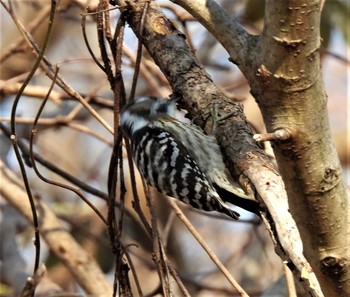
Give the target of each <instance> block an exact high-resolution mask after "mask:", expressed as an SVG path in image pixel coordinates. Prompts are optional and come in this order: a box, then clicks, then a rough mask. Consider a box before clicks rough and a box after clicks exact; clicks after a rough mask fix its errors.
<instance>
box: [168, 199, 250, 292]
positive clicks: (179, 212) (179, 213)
mask: <svg viewBox="0 0 350 297" xmlns="http://www.w3.org/2000/svg"><path fill="white" fill-rule="evenodd" d="M169 202H170V205H171V207H172V208H173V209H174V210H175V212H176V215H177V216H178V217H179V219H180V220H181V221H182V222H183V223H184V225H185V226H186V227H187V229H188V230H189V231H190V232H191V234H192V235H193V236H194V238H196V240H197V241H198V243H199V244H200V245H201V246H202V247H203V249H204V250H205V251H206V253H207V254H208V256H209V257H210V258H211V259H212V261H213V262H214V263H215V265H216V266H217V267H218V268H219V270H220V271H221V272H222V274H223V275H224V276H225V277H226V279H227V280H228V281H229V283H230V284H231V285H232V286H233V287H234V288H235V289H236V290H237V291H238V292H239V294H240V295H241V296H242V297H249V295H248V294H247V292H246V291H244V289H243V288H242V287H241V286H240V285H239V284H238V282H237V281H236V280H235V279H234V278H233V276H232V275H231V274H230V272H229V271H228V270H227V268H226V267H225V266H224V265H223V264H222V262H221V261H220V260H219V258H218V257H217V256H216V255H215V254H214V252H213V251H212V250H211V249H210V248H209V246H208V245H207V243H206V242H205V241H204V239H203V238H202V236H201V235H200V234H199V233H198V232H197V230H196V229H195V228H194V227H193V225H192V224H191V222H190V221H189V220H188V219H187V218H186V216H185V215H184V213H183V212H182V210H181V209H180V208H179V207H178V205H177V204H176V202H175V200H174V199H169Z"/></svg>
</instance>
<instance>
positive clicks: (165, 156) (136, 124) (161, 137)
mask: <svg viewBox="0 0 350 297" xmlns="http://www.w3.org/2000/svg"><path fill="white" fill-rule="evenodd" d="M174 110H175V104H174V102H172V101H171V100H164V99H155V98H148V97H146V98H145V97H142V98H139V99H137V100H135V101H134V102H132V103H129V104H128V105H127V106H126V107H125V108H124V109H123V111H122V113H121V120H120V123H121V128H122V130H123V133H124V135H125V137H127V138H128V139H129V140H130V142H131V146H132V153H133V159H134V161H135V163H136V165H137V167H138V169H139V171H140V173H141V175H142V177H143V178H144V179H145V180H146V182H147V183H148V184H150V185H151V186H153V187H155V188H156V189H157V190H158V191H159V192H161V193H164V194H166V195H169V196H171V197H175V198H178V199H180V200H181V201H182V202H184V203H187V204H190V205H192V206H193V207H195V208H198V209H202V210H205V211H219V212H222V213H225V214H226V215H228V216H230V217H232V218H234V219H238V217H239V214H238V213H237V212H235V211H233V210H231V209H230V208H229V207H228V206H227V205H226V204H225V203H224V201H223V200H222V197H220V195H223V196H225V197H228V196H230V197H229V198H228V199H226V201H229V202H231V203H234V204H236V205H238V206H240V207H243V208H245V209H248V210H250V211H252V210H251V209H253V212H256V211H255V208H256V202H255V201H252V200H249V198H248V197H247V196H246V195H245V194H244V192H243V190H242V189H240V188H237V187H236V186H234V185H233V183H232V180H231V178H230V175H229V174H228V172H227V169H226V167H225V165H224V163H223V159H222V155H221V151H220V148H219V146H218V144H217V143H216V140H215V138H214V137H212V136H209V135H205V134H204V133H203V132H202V131H201V130H200V129H199V128H197V127H195V126H193V125H189V124H187V123H183V122H181V121H178V120H177V119H175V118H174V117H173V116H172V115H173V114H174ZM219 193H220V195H219Z"/></svg>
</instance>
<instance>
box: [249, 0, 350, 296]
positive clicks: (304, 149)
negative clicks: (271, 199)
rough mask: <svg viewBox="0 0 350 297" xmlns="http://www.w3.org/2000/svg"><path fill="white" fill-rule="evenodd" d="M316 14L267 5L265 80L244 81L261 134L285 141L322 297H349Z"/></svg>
mask: <svg viewBox="0 0 350 297" xmlns="http://www.w3.org/2000/svg"><path fill="white" fill-rule="evenodd" d="M320 15H321V2H320V1H267V3H266V12H265V27H264V32H263V34H262V36H261V41H260V46H259V47H258V48H259V52H258V59H257V61H259V62H258V65H259V66H258V65H257V66H258V68H256V70H257V71H255V73H259V69H260V70H263V72H264V75H263V76H261V75H260V76H259V75H255V78H254V76H253V75H252V73H251V74H250V75H249V80H250V83H251V86H252V93H253V94H254V96H255V98H256V100H257V102H258V104H259V106H260V108H261V111H262V114H263V117H264V121H265V123H266V127H267V131H269V132H272V131H276V130H279V129H284V130H286V131H288V133H289V135H290V138H289V139H288V140H286V141H275V142H274V143H273V148H274V152H275V156H276V160H277V163H278V167H279V171H280V173H281V175H282V177H283V180H284V183H285V186H286V190H287V193H288V196H289V205H290V210H291V213H292V215H293V217H294V219H295V220H296V222H297V225H298V228H299V231H300V233H301V237H302V239H303V245H304V253H305V256H306V257H307V259H309V261H310V263H311V265H312V267H313V269H314V271H315V273H316V275H317V276H318V278H319V281H320V283H321V286H322V288H323V291H324V293H325V295H326V296H349V295H350V283H349V279H350V275H349V273H350V270H349V240H348V239H349V225H348V223H349V221H348V218H349V208H348V205H349V200H348V197H347V193H346V188H345V184H344V181H343V177H342V171H341V167H340V163H339V160H338V157H337V153H336V150H335V146H334V144H333V142H332V137H331V132H330V127H329V122H328V115H327V95H326V92H325V89H324V84H323V81H322V77H321V69H320V55H319V49H320V35H319V34H320V33H319V32H320V27H319V26H320ZM259 77H260V79H259Z"/></svg>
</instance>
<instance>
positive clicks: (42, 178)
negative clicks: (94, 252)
mask: <svg viewBox="0 0 350 297" xmlns="http://www.w3.org/2000/svg"><path fill="white" fill-rule="evenodd" d="M58 71H59V67H57V68H56V72H55V76H54V79H53V80H52V84H51V86H50V89H49V91H48V93H47V96H46V98H45V99H44V100H43V101H42V103H41V105H40V107H39V110H38V112H37V115H36V117H35V119H34V122H33V126H32V132H31V134H30V141H29V154H30V160H31V164H32V166H33V169H34V171H35V173H36V175H37V176H38V177H39V178H40V179H41V180H43V181H44V182H46V183H48V184H51V185H54V186H57V187H60V188H63V189H67V190H69V191H72V192H74V193H75V194H77V195H78V196H79V197H80V198H81V199H82V200H83V201H84V202H85V203H86V204H87V205H89V206H90V208H91V209H92V210H93V211H94V212H95V213H96V214H97V215H98V216H99V218H100V219H101V220H102V221H103V223H104V224H105V225H107V221H106V219H105V218H104V216H103V215H102V214H101V213H100V211H99V210H98V209H97V208H96V207H95V206H94V205H93V204H92V203H91V202H90V201H89V199H87V198H86V197H85V196H84V195H83V194H82V193H81V191H80V190H79V189H75V188H73V187H71V186H69V185H66V184H63V183H59V182H56V181H53V180H50V179H48V178H46V177H44V176H43V175H42V174H41V173H40V171H39V170H38V168H37V167H36V163H35V158H34V155H33V142H34V135H35V134H36V131H37V123H38V120H39V118H40V115H41V113H42V111H43V109H44V107H45V104H46V102H47V100H48V98H49V96H50V92H51V90H52V88H53V87H54V85H55V81H56V77H57V74H58Z"/></svg>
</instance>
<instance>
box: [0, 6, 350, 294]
mask: <svg viewBox="0 0 350 297" xmlns="http://www.w3.org/2000/svg"><path fill="white" fill-rule="evenodd" d="M158 2H159V3H160V5H161V6H162V9H163V10H164V12H165V13H166V15H167V16H168V18H169V19H171V20H172V21H173V22H174V24H175V25H176V26H177V27H178V29H179V30H181V31H182V32H184V33H185V34H186V35H187V41H188V42H189V44H190V46H191V47H192V49H193V51H194V53H195V55H196V57H197V58H198V59H199V61H200V62H201V63H202V64H203V65H204V66H205V68H206V70H207V71H208V72H209V73H210V75H211V76H212V79H213V81H214V82H215V83H216V84H217V85H218V86H220V88H222V90H223V91H225V92H226V94H227V95H228V96H230V97H231V98H233V99H234V100H238V101H240V102H242V103H243V104H244V110H245V113H246V115H247V118H248V120H249V122H250V123H251V124H252V126H253V127H254V129H255V130H256V132H257V133H262V132H265V127H264V123H263V120H262V117H261V115H260V112H259V109H258V107H257V105H256V103H255V101H254V99H253V98H252V97H251V95H250V94H249V85H248V84H247V82H246V80H245V78H244V76H243V75H242V74H241V73H240V71H239V69H238V68H237V67H236V66H235V65H233V64H232V63H230V62H229V61H228V55H227V53H226V52H225V50H224V49H223V48H222V47H221V45H220V44H218V43H217V42H216V40H215V39H214V38H213V37H212V36H211V35H210V34H209V33H208V32H207V31H206V30H205V29H204V27H203V26H202V25H200V24H199V23H198V22H197V21H196V20H195V19H193V17H192V16H191V15H189V14H188V13H187V12H185V11H184V10H182V9H181V8H180V7H178V6H176V5H174V4H172V3H171V2H170V1H158ZM217 2H220V3H221V5H222V6H224V7H225V8H226V9H227V10H229V11H230V12H231V13H232V15H234V16H235V17H236V18H237V19H238V20H239V21H240V22H241V23H242V24H243V25H244V27H245V28H246V29H247V30H248V31H249V32H251V33H253V34H259V33H260V32H261V30H262V28H263V13H264V1H262V0H250V1H249V0H237V1H234V0H228V1H227V0H226V1H224V0H222V1H217ZM4 3H5V4H6V5H8V1H4ZM11 3H12V9H13V11H14V14H15V16H16V17H17V19H18V20H19V21H20V22H21V23H22V24H23V26H24V28H25V30H27V31H29V32H31V33H32V34H33V36H34V39H35V41H36V42H37V43H38V44H39V45H40V46H41V45H42V44H43V39H44V36H45V34H46V29H47V21H48V12H49V9H50V1H43V0H42V1H36V0H33V1H31V0H25V1H11ZM86 5H87V3H86V1H85V0H75V1H61V3H60V6H59V12H58V13H57V15H56V19H55V24H54V29H53V34H52V36H51V39H50V43H49V45H48V49H47V51H46V54H45V55H46V58H47V60H48V61H49V62H50V63H51V65H53V66H55V65H59V67H60V70H59V72H60V75H61V76H62V77H63V78H64V79H65V81H66V82H67V83H68V84H69V85H70V86H71V87H72V88H73V89H74V90H76V91H77V92H79V93H80V94H81V95H82V96H83V97H84V98H86V100H88V101H89V102H90V103H91V106H92V107H93V108H94V109H95V111H96V112H97V113H98V114H99V115H100V117H102V118H103V119H104V120H105V121H106V122H107V123H109V125H111V126H112V127H113V94H112V92H111V90H110V86H109V83H108V81H107V79H106V75H105V73H103V72H102V71H101V69H100V68H99V67H98V66H97V65H96V63H95V61H94V60H93V59H92V58H91V55H90V53H89V51H88V49H87V46H86V43H85V42H84V38H83V34H82V14H83V13H84V9H85V7H86ZM90 6H91V7H92V8H93V7H96V1H91V3H90ZM111 8H112V6H111ZM349 12H350V2H349V1H346V0H344V1H341V0H338V1H335V0H331V1H326V2H325V6H324V11H323V18H322V26H321V28H322V29H321V36H322V48H321V55H322V75H323V77H324V81H325V84H326V89H327V93H328V110H329V120H330V124H331V129H332V136H333V139H334V141H335V144H336V147H337V151H338V154H339V158H340V160H341V162H342V165H343V169H344V178H345V179H346V182H347V184H348V185H349V176H350V173H349V134H348V133H349V132H348V131H349V129H348V128H349V126H350V123H349V117H348V111H349V65H350V62H349V61H350V60H349V40H350V39H349V37H350V35H349V33H350V32H349V30H350V29H349V28H350V26H349V18H348V16H349ZM118 17H119V12H118V10H113V11H111V18H112V23H113V24H114V25H115V23H116V22H117V20H118ZM0 19H1V23H0V24H1V54H0V121H1V123H2V124H3V125H4V127H5V128H6V127H7V128H8V127H9V119H10V114H11V108H12V106H13V102H14V98H15V95H16V93H17V92H18V91H19V88H20V86H21V85H22V82H23V80H24V79H25V78H26V76H27V75H28V73H29V71H30V70H31V68H32V67H33V64H34V62H35V60H36V58H35V56H34V55H33V53H32V51H31V49H30V48H29V47H28V46H27V45H26V43H25V42H24V41H23V38H22V36H21V34H20V32H19V30H18V28H17V27H16V25H15V23H14V20H13V19H12V18H11V16H10V14H9V12H8V11H7V10H6V9H5V8H4V6H3V5H1V6H0ZM85 30H86V36H87V38H88V41H89V44H90V46H91V49H92V51H93V52H94V53H95V55H96V57H100V52H99V48H98V42H97V33H96V19H95V16H94V15H93V14H91V15H88V16H87V18H86V24H85ZM136 51H137V40H136V38H135V36H134V35H133V33H132V31H131V29H130V28H129V27H128V26H126V28H125V40H124V47H123V60H122V62H123V65H122V71H123V76H124V83H125V87H126V92H127V94H128V93H129V92H130V89H131V84H132V77H133V73H134V66H135V60H136ZM50 84H51V79H50V78H48V77H47V76H46V75H45V73H44V72H43V70H42V69H40V68H39V69H38V70H37V71H36V73H35V75H34V77H33V78H32V79H31V81H30V83H29V85H28V87H27V88H26V89H25V91H24V93H23V95H22V97H21V99H20V101H19V104H18V108H17V114H16V115H17V119H16V127H17V133H18V137H20V138H21V139H23V141H24V143H25V144H28V140H29V138H30V131H31V129H32V123H33V120H34V117H35V116H36V114H37V112H38V109H39V106H40V104H41V103H42V100H43V98H44V97H45V96H46V94H47V91H48V88H49V86H50ZM169 94H171V89H170V88H169V85H168V84H167V81H166V79H165V77H164V76H163V74H162V73H161V72H160V71H159V69H158V68H157V66H156V65H154V64H153V62H152V60H151V59H150V57H149V56H148V55H147V53H146V51H144V52H143V60H142V69H141V72H140V76H139V80H138V84H137V92H136V95H137V96H142V95H147V96H149V95H152V96H160V97H167V96H168V95H169ZM310 112H312V111H310ZM0 140H1V147H0V154H1V155H0V157H1V160H2V162H3V164H5V166H6V167H8V168H9V169H11V171H13V172H14V173H15V174H16V175H18V176H20V171H19V168H18V163H17V159H16V157H15V154H14V151H13V149H12V145H11V142H10V140H9V137H8V136H7V135H6V133H4V130H2V131H1V132H0ZM112 144H113V135H112V134H111V133H110V132H109V131H108V130H107V129H106V128H105V127H104V126H102V125H101V124H100V123H99V122H98V121H97V120H96V119H95V118H94V117H93V116H92V115H91V113H90V112H88V111H87V110H86V109H85V108H84V107H83V106H82V105H81V104H80V103H79V102H77V100H75V99H73V98H72V97H70V96H69V95H67V94H66V93H65V92H63V91H62V89H60V88H59V87H58V86H55V87H54V89H53V92H52V93H51V95H50V98H49V100H48V102H47V104H46V105H45V108H44V110H43V113H42V115H41V118H40V120H39V125H38V129H37V133H36V136H35V139H34V152H36V153H37V154H39V155H40V156H41V157H42V158H44V159H46V160H48V161H50V162H51V163H53V164H54V165H56V166H58V167H59V168H61V169H62V170H63V171H66V172H68V173H69V174H70V175H72V176H74V177H76V178H78V179H79V180H81V181H83V182H84V183H86V184H88V185H90V186H91V187H93V188H94V189H97V190H99V191H101V192H102V193H107V177H108V166H109V160H110V156H111V152H112ZM267 150H268V153H270V154H271V153H272V152H271V151H270V150H269V148H268V147H267ZM124 154H125V152H124ZM125 157H126V155H125ZM125 164H126V162H125ZM37 166H38V169H39V171H40V172H41V173H42V175H44V176H45V177H46V178H48V179H51V180H55V181H58V182H62V183H65V184H70V183H69V182H68V181H67V180H66V179H64V178H62V176H60V175H58V174H57V173H54V172H53V171H52V170H50V169H48V168H47V167H45V166H41V165H39V164H38V165H37ZM124 169H125V171H126V172H128V167H127V165H125V168H124ZM27 173H28V178H29V182H30V186H31V188H32V190H33V191H34V192H35V193H36V195H38V196H39V197H40V198H41V199H43V200H44V201H45V202H47V203H48V204H49V205H50V208H51V209H52V210H53V212H54V213H55V214H56V215H57V217H58V218H59V219H60V221H61V223H62V224H63V226H64V228H65V229H66V230H67V231H69V232H70V233H71V234H72V235H73V236H74V238H75V239H76V240H77V241H78V242H79V244H80V245H81V247H82V248H83V249H84V250H86V251H87V252H88V254H90V255H92V256H93V257H94V258H95V259H96V260H97V261H98V264H99V266H100V267H101V268H102V270H103V272H104V273H105V275H106V278H107V279H108V281H109V282H110V283H112V281H113V278H114V268H113V266H114V261H113V259H114V258H113V254H112V252H111V248H110V246H109V242H108V237H107V232H106V227H105V226H104V224H103V223H102V222H101V220H100V219H99V218H98V216H97V215H96V214H95V213H94V212H93V211H92V210H91V208H89V207H88V206H87V204H86V203H85V202H83V201H82V200H81V199H80V198H79V197H78V196H77V195H76V194H75V193H73V192H71V191H68V190H67V189H62V188H60V187H56V186H53V185H50V184H48V183H45V182H44V181H42V180H41V179H39V178H38V176H37V175H36V174H35V172H34V171H33V170H32V169H30V168H28V170H27ZM125 178H126V186H127V193H126V197H125V204H126V208H127V209H129V210H130V213H131V215H126V216H125V219H124V225H123V237H122V240H123V243H124V245H125V246H129V245H130V247H128V250H129V253H130V255H131V258H132V261H133V263H134V265H135V268H136V271H138V278H139V281H140V283H141V284H142V288H143V293H144V295H146V296H153V295H156V294H157V290H158V289H159V277H158V273H157V271H156V268H155V264H154V262H153V260H152V242H151V241H150V240H149V238H148V237H147V236H146V235H145V234H144V233H145V231H144V229H143V227H142V224H141V223H140V220H139V218H138V216H137V215H136V213H135V211H134V208H133V205H132V194H131V191H130V188H129V187H130V179H129V176H128V174H126V176H125ZM137 181H138V183H137V184H138V186H140V187H141V188H142V182H141V181H140V179H139V176H137ZM0 186H1V179H0ZM139 192H140V193H142V190H140V191H139ZM83 193H84V195H86V197H87V199H88V200H89V201H90V202H91V203H93V204H94V205H95V207H97V208H98V209H99V210H100V212H101V213H102V214H104V215H106V211H107V205H106V201H105V200H103V199H101V197H97V196H96V195H93V194H91V193H89V192H87V191H85V190H83ZM153 196H154V201H153V206H154V207H155V209H156V212H155V213H156V216H157V219H158V229H159V233H160V237H161V238H162V242H163V244H164V247H165V250H166V254H167V255H168V257H169V259H170V260H171V262H172V263H173V266H174V267H175V268H176V270H177V272H178V274H179V276H180V278H181V279H182V280H183V282H184V283H185V285H186V287H187V288H188V289H189V291H190V293H191V295H192V296H214V295H215V296H235V291H234V289H233V288H232V287H231V285H230V284H229V283H228V282H227V280H226V279H225V277H224V276H223V275H222V273H221V272H220V271H218V269H217V267H216V265H215V264H213V262H212V261H211V260H210V258H209V257H208V255H207V254H206V252H205V251H204V250H203V248H202V247H201V246H200V244H199V243H198V241H197V240H196V239H194V237H193V236H192V235H191V233H190V232H189V231H188V230H187V228H186V227H185V226H184V224H183V223H182V222H181V221H180V220H179V219H178V218H177V216H176V215H175V213H174V212H173V211H172V209H171V208H170V206H169V203H168V202H167V199H168V198H165V197H160V196H161V195H160V194H156V193H154V195H153ZM140 203H141V209H142V211H143V213H144V214H145V217H146V218H147V219H148V220H150V212H149V210H148V206H147V201H146V200H145V199H144V197H142V195H140ZM179 206H180V207H181V209H183V211H184V212H185V214H186V215H187V216H188V218H189V219H190V221H191V223H192V224H193V226H194V227H195V228H196V230H197V231H198V232H199V233H200V234H201V235H202V237H203V238H204V240H205V241H206V243H207V244H208V245H209V246H210V247H211V249H212V250H213V251H214V253H215V254H216V255H217V256H218V257H219V258H220V260H221V261H222V262H223V263H224V264H225V266H226V267H227V268H228V269H229V271H230V273H231V274H232V275H233V276H234V277H235V278H236V280H238V281H239V283H240V284H241V286H242V287H243V288H244V289H245V290H246V291H247V292H248V293H249V294H250V295H251V296H284V295H285V294H286V290H287V289H286V287H285V277H284V273H285V269H284V267H283V265H282V263H281V260H280V258H279V257H277V256H276V255H275V252H274V250H273V245H272V243H271V240H270V237H269V236H268V234H267V231H266V230H265V227H264V225H262V224H260V223H259V221H258V219H257V218H256V217H254V216H253V215H251V214H249V213H245V212H244V211H243V210H240V209H239V212H240V213H241V214H242V216H241V217H242V220H241V221H239V222H232V221H230V220H227V219H226V218H224V217H222V216H219V215H215V214H214V215H213V214H206V213H205V214H203V213H200V212H198V211H195V210H193V209H191V208H188V207H186V206H183V205H182V204H180V203H179ZM0 207H1V209H0V210H1V214H0V221H1V230H0V235H1V241H0V242H1V243H0V244H1V250H0V251H1V254H0V260H1V262H0V264H1V266H0V269H1V270H0V272H1V277H0V295H1V296H16V294H18V292H19V290H21V288H22V286H23V284H24V283H25V280H26V278H27V277H28V276H29V275H30V274H31V272H32V270H33V258H34V253H35V251H34V245H33V242H32V238H33V228H32V226H31V224H29V223H28V222H27V221H26V220H25V219H24V218H23V216H22V215H20V214H19V213H18V212H17V211H16V210H15V209H14V208H13V207H12V206H11V204H9V203H8V202H7V201H5V199H3V197H0ZM42 245H43V246H42V250H41V261H42V262H44V263H45V264H46V267H47V276H48V278H49V279H50V281H52V283H54V284H56V285H57V287H58V288H59V289H57V290H62V291H68V292H80V293H82V290H81V289H80V288H79V285H78V284H77V283H76V281H75V280H74V278H72V276H71V274H70V272H68V271H67V269H66V268H65V266H64V265H63V264H62V262H61V261H59V260H58V259H57V258H56V257H55V256H54V255H53V254H52V253H51V252H50V250H49V248H48V246H46V245H45V242H44V241H43V242H42ZM131 281H132V286H133V287H134V286H135V284H134V282H133V279H132V278H131ZM298 290H301V289H300V288H298ZM262 294H265V295H262ZM301 294H302V293H301ZM300 296H302V295H300Z"/></svg>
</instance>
